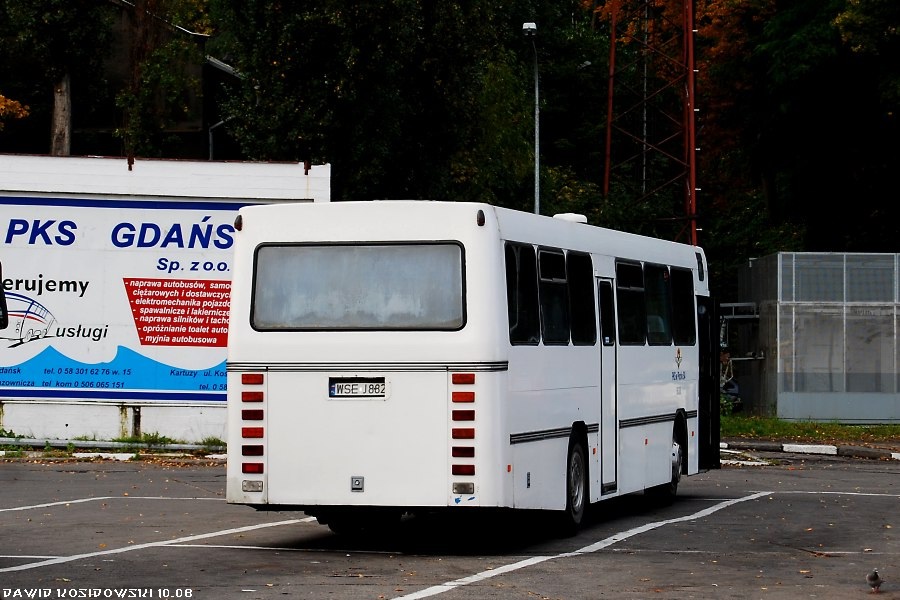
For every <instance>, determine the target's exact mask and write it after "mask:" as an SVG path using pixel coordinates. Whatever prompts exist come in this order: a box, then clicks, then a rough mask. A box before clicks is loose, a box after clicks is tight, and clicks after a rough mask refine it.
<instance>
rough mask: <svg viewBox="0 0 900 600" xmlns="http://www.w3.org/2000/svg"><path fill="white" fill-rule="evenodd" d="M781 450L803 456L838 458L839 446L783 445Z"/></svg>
mask: <svg viewBox="0 0 900 600" xmlns="http://www.w3.org/2000/svg"><path fill="white" fill-rule="evenodd" d="M781 449H782V450H783V451H784V452H798V453H802V454H827V455H829V456H837V446H828V445H820V444H783V445H782V446H781Z"/></svg>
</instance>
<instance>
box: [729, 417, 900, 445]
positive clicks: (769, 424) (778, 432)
mask: <svg viewBox="0 0 900 600" xmlns="http://www.w3.org/2000/svg"><path fill="white" fill-rule="evenodd" d="M721 432H722V437H723V438H732V439H733V438H753V439H760V440H773V441H790V442H801V443H806V442H808V443H824V442H844V443H850V442H861V443H877V442H900V425H842V424H840V423H820V422H814V421H783V420H781V419H777V418H775V417H752V416H746V415H740V414H731V415H722V426H721Z"/></svg>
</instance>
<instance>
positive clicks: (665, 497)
mask: <svg viewBox="0 0 900 600" xmlns="http://www.w3.org/2000/svg"><path fill="white" fill-rule="evenodd" d="M683 462H684V449H683V448H682V447H681V443H680V442H679V441H678V435H677V434H676V432H675V431H674V430H673V431H672V479H671V481H669V483H664V484H662V485H658V486H656V487H652V488H650V489H649V490H647V491H648V492H649V493H650V495H651V496H652V497H653V499H654V500H657V501H659V502H660V503H662V504H671V503H672V502H673V501H674V500H675V496H676V495H677V494H678V484H679V483H680V482H681V466H682V463H683Z"/></svg>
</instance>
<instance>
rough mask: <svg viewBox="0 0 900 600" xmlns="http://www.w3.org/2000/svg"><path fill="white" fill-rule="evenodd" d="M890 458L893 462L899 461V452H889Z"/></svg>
mask: <svg viewBox="0 0 900 600" xmlns="http://www.w3.org/2000/svg"><path fill="white" fill-rule="evenodd" d="M891 458H893V459H894V460H900V452H891Z"/></svg>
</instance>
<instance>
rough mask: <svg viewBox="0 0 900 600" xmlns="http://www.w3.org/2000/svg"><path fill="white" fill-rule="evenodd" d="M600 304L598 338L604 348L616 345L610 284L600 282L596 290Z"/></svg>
mask: <svg viewBox="0 0 900 600" xmlns="http://www.w3.org/2000/svg"><path fill="white" fill-rule="evenodd" d="M598 296H599V297H598V300H599V302H600V336H601V339H602V340H603V345H604V346H614V345H615V343H616V314H615V301H614V298H613V289H612V283H610V282H609V281H601V282H600V287H599V289H598Z"/></svg>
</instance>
